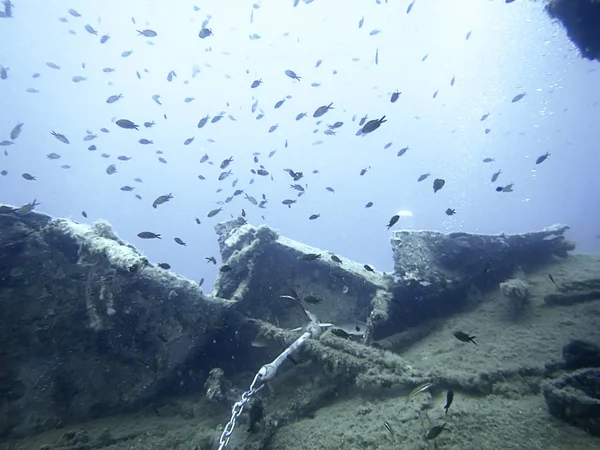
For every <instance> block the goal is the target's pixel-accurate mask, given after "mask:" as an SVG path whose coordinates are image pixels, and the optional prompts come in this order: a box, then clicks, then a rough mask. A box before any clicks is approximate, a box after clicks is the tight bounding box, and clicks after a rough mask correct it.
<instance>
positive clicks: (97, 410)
mask: <svg viewBox="0 0 600 450" xmlns="http://www.w3.org/2000/svg"><path fill="white" fill-rule="evenodd" d="M228 307H229V302H227V301H222V300H219V299H213V298H208V297H206V296H205V295H204V294H203V293H202V291H201V289H200V288H199V287H198V285H197V284H196V283H194V282H192V281H189V280H187V279H185V278H183V277H180V276H177V275H174V274H172V273H169V272H167V271H165V270H163V269H160V268H158V267H155V266H152V265H150V264H149V263H148V261H147V259H146V258H145V257H144V256H143V255H142V254H141V253H139V252H138V251H137V250H136V249H135V248H134V247H133V246H131V245H129V244H127V243H126V242H124V241H122V240H121V239H119V238H118V237H117V236H116V235H115V233H114V232H113V231H112V230H111V228H110V226H109V225H108V224H107V223H106V222H98V223H96V224H94V225H93V226H88V225H81V224H77V223H75V222H72V221H70V220H64V219H53V218H51V217H49V216H46V215H44V214H39V213H36V212H31V213H28V214H25V215H17V214H13V213H9V214H1V215H0V310H1V311H0V312H1V313H0V436H7V435H24V434H30V433H33V432H38V431H41V430H44V429H48V428H53V427H55V426H59V425H63V424H66V423H71V422H77V421H81V420H86V419H89V418H93V417H98V416H101V415H104V414H109V413H115V412H119V411H122V410H126V409H129V408H133V407H136V406H139V405H142V404H144V403H146V402H148V401H150V400H152V399H153V398H155V397H156V396H157V395H158V394H159V393H160V392H161V391H162V390H165V389H168V388H169V387H171V386H179V385H186V384H190V383H193V380H191V379H190V378H189V376H187V375H186V374H187V372H188V371H186V370H183V369H184V368H185V367H186V364H187V363H188V362H189V361H190V360H191V359H192V358H193V357H194V356H196V355H198V354H200V353H203V354H206V355H208V356H207V357H205V359H206V363H207V367H202V364H200V365H199V367H196V368H195V370H196V371H197V372H199V373H202V372H203V371H204V370H206V372H208V370H210V366H209V360H210V355H211V354H214V353H215V351H216V350H215V351H214V350H213V349H212V347H213V345H214V344H213V339H214V333H215V327H214V326H213V325H212V324H211V322H212V321H213V320H216V319H218V318H219V317H220V316H222V315H223V314H225V313H226V312H227V309H228ZM198 376H200V375H198Z"/></svg>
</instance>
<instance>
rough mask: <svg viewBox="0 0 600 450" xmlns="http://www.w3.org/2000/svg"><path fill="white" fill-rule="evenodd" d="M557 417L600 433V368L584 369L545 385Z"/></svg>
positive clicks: (547, 399) (550, 403)
mask: <svg viewBox="0 0 600 450" xmlns="http://www.w3.org/2000/svg"><path fill="white" fill-rule="evenodd" d="M542 390H543V393H544V399H545V400H546V404H547V405H548V411H549V412H550V414H552V415H553V416H554V417H556V418H558V419H561V420H564V421H565V422H567V423H569V424H571V425H574V426H576V427H579V428H582V429H584V430H586V431H587V432H588V433H590V434H591V435H592V436H600V369H581V370H577V371H575V372H572V373H567V374H564V375H562V376H560V377H558V378H556V379H554V380H551V381H548V382H545V383H544V384H543V386H542Z"/></svg>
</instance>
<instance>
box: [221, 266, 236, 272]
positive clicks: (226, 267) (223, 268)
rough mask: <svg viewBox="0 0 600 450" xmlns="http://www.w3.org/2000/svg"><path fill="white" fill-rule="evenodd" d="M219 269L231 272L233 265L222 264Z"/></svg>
mask: <svg viewBox="0 0 600 450" xmlns="http://www.w3.org/2000/svg"><path fill="white" fill-rule="evenodd" d="M219 270H220V271H221V272H223V273H225V272H231V271H232V270H233V267H231V266H228V265H227V264H223V265H222V266H221V268H220V269H219Z"/></svg>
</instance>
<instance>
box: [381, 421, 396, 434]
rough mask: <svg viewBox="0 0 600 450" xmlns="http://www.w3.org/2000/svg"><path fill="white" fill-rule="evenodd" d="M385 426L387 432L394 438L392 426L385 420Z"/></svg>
mask: <svg viewBox="0 0 600 450" xmlns="http://www.w3.org/2000/svg"><path fill="white" fill-rule="evenodd" d="M383 426H384V427H385V429H386V430H387V432H388V433H390V436H392V437H393V436H394V432H393V431H392V427H391V426H390V424H389V423H387V422H386V421H385V420H384V421H383Z"/></svg>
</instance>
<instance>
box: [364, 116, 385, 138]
mask: <svg viewBox="0 0 600 450" xmlns="http://www.w3.org/2000/svg"><path fill="white" fill-rule="evenodd" d="M385 122H387V120H385V116H383V117H382V118H381V119H374V120H369V121H368V122H367V123H365V125H364V126H363V127H362V128H361V130H360V132H361V134H362V135H365V134H369V133H372V132H373V131H375V130H376V129H377V128H379V127H380V126H381V124H382V123H385Z"/></svg>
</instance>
